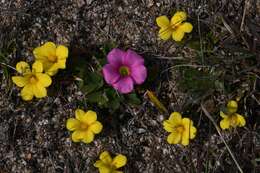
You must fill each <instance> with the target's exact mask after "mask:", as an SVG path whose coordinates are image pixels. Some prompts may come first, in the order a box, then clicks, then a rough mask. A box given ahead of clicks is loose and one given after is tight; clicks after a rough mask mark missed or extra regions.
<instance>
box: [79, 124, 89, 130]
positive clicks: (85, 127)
mask: <svg viewBox="0 0 260 173" xmlns="http://www.w3.org/2000/svg"><path fill="white" fill-rule="evenodd" d="M80 128H81V130H86V129H88V125H87V124H85V123H81V124H80Z"/></svg>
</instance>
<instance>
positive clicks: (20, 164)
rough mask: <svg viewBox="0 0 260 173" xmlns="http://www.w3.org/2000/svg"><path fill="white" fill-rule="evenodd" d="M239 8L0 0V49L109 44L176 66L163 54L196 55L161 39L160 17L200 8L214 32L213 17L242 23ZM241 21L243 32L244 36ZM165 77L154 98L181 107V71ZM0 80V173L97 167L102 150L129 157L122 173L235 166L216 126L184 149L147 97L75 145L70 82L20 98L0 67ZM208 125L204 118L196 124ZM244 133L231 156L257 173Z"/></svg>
mask: <svg viewBox="0 0 260 173" xmlns="http://www.w3.org/2000/svg"><path fill="white" fill-rule="evenodd" d="M247 2H248V3H250V4H251V5H249V6H248V7H247V8H248V9H247V13H246V14H247V20H246V22H248V23H249V25H250V24H254V23H256V24H257V23H258V24H259V23H260V2H259V1H253V0H251V1H247ZM244 4H245V3H244V1H242V0H234V1H230V2H229V1H226V0H221V1H219V0H211V1H209V2H208V1H203V0H201V1H200V0H198V1H197V0H193V1H191V0H183V1H179V0H160V1H159V0H158V1H155V0H131V1H130V0H111V1H108V0H96V1H94V0H64V1H58V0H41V1H40V0H10V1H9V0H1V1H0V20H1V24H0V41H1V40H2V42H1V43H0V45H2V44H4V43H5V42H8V41H10V40H13V41H14V42H15V43H16V51H15V53H13V54H12V55H10V58H9V60H8V61H9V62H8V63H9V64H12V65H14V64H15V63H16V62H17V61H20V60H26V61H33V55H32V50H33V49H34V48H35V47H36V46H38V45H40V44H42V43H44V42H46V41H53V42H56V43H59V44H64V45H67V46H68V47H70V49H84V50H85V51H91V48H92V47H93V46H97V45H102V44H104V43H109V42H114V43H116V44H117V45H118V46H120V47H122V48H130V47H131V48H132V49H134V50H137V51H138V52H140V53H141V54H143V55H144V57H145V59H146V61H148V62H150V63H152V64H158V66H159V67H160V68H161V69H162V70H161V71H163V69H164V68H165V69H166V68H168V67H171V66H172V65H173V64H174V61H171V60H169V58H171V57H178V56H183V57H186V58H188V59H189V58H190V57H192V56H193V55H194V52H193V51H192V50H191V49H189V48H186V47H183V46H180V45H177V44H174V42H171V41H169V42H162V41H160V40H159V39H158V37H157V32H158V28H157V26H156V25H155V18H156V17H157V16H159V15H165V14H166V15H169V14H170V13H171V12H172V10H173V9H184V10H185V11H186V12H187V13H188V14H189V15H190V20H191V21H196V20H197V19H196V18H194V17H193V16H194V14H201V16H202V21H204V22H205V23H206V24H207V25H209V26H210V27H212V28H215V27H216V26H215V25H214V24H215V23H216V20H217V18H218V17H223V18H224V19H225V20H226V22H227V23H228V24H229V25H230V26H236V27H237V26H240V24H241V19H242V15H243V11H244ZM227 11H228V13H227ZM248 23H246V24H248ZM247 26H248V25H246V27H245V30H246V32H250V27H247ZM227 33H228V31H227ZM258 34H259V32H258ZM229 36H230V33H229ZM258 36H259V35H258ZM258 38H260V37H258ZM233 42H234V43H236V42H239V40H235V39H234V40H233ZM165 59H168V60H165ZM162 75H163V78H162V79H165V80H161V81H158V82H156V84H158V85H160V86H161V87H160V90H157V94H159V95H160V98H161V99H162V100H163V102H164V103H170V104H167V108H168V109H169V110H176V109H177V110H178V109H181V105H183V103H182V102H183V100H182V99H181V98H183V97H184V95H185V93H181V92H180V91H178V90H177V89H176V87H175V83H174V79H176V78H178V77H177V76H176V74H175V73H174V71H169V72H165V73H162ZM0 78H1V79H2V83H1V88H0V92H1V95H0V173H9V172H10V173H30V172H32V173H38V172H43V173H45V172H48V173H56V172H67V173H70V172H71V173H81V172H87V173H93V172H97V170H96V169H95V168H94V167H93V163H94V162H95V161H96V160H97V159H98V156H99V154H100V153H101V152H102V151H104V150H108V151H110V152H111V153H122V154H125V155H126V156H127V158H128V163H127V165H126V167H125V168H124V169H123V170H124V172H126V173H139V172H142V173H172V172H193V170H196V172H203V171H205V168H204V167H203V165H204V163H205V162H207V160H205V158H212V160H214V163H210V164H212V165H211V166H213V167H214V166H215V172H225V170H229V172H236V167H235V166H234V165H233V163H232V160H231V159H230V158H227V160H225V159H223V157H228V153H227V151H226V148H225V147H224V145H223V143H222V142H221V141H220V139H219V137H218V136H217V135H216V132H215V131H214V130H213V131H211V130H209V131H208V129H206V128H204V129H201V130H200V136H199V139H204V142H202V140H201V141H200V140H199V139H198V140H196V141H195V142H193V143H192V144H191V145H190V146H189V147H186V148H183V147H182V146H178V145H177V146H170V145H168V144H167V143H166V141H165V138H166V133H165V132H164V130H163V129H162V125H161V124H162V121H163V120H164V119H165V118H167V117H168V115H163V114H161V113H160V112H158V111H157V110H156V108H154V107H153V106H152V105H151V104H150V102H149V101H148V99H147V98H146V96H144V97H143V103H142V105H141V106H138V107H131V106H125V107H124V109H122V110H121V111H119V112H121V113H117V114H116V115H100V116H101V117H103V118H102V120H100V121H101V122H102V123H103V124H104V126H105V127H104V128H105V129H104V130H103V132H104V133H102V134H101V135H99V136H98V137H97V138H96V139H95V141H94V142H93V143H92V144H89V145H86V144H78V143H72V142H71V140H70V134H69V132H68V131H67V130H66V128H65V122H66V119H67V118H68V117H72V116H74V110H75V109H76V108H77V107H78V103H79V102H80V101H81V100H82V99H83V98H84V95H83V94H82V93H81V92H80V91H79V89H78V88H77V86H76V85H75V84H74V82H66V81H63V82H64V83H62V84H61V85H60V88H59V89H57V88H55V87H51V88H50V91H51V94H50V96H49V97H47V98H45V99H41V100H36V99H35V100H34V101H32V102H24V101H22V100H21V99H20V97H17V95H18V94H19V90H18V89H17V88H15V87H10V84H9V83H8V81H7V80H6V79H5V78H4V76H3V73H1V74H0ZM177 98H178V99H177ZM87 108H88V107H87V106H86V107H85V109H87ZM96 111H97V112H98V114H102V113H101V112H99V110H98V109H97V110H96ZM180 111H181V110H180ZM259 114H260V111H259V112H258V114H257V115H259ZM204 122H208V121H207V119H205V120H202V122H200V123H202V124H203V123H204ZM211 128H212V127H211ZM209 134H211V135H209ZM224 135H225V138H226V139H227V140H229V141H231V143H235V142H236V140H237V139H236V138H234V137H232V135H230V134H224ZM241 138H242V140H240V141H241V143H244V142H246V143H247V142H248V143H249V144H248V145H242V144H240V143H239V144H235V145H233V146H234V147H233V149H234V150H235V151H240V152H238V153H236V156H239V159H238V160H239V162H240V163H241V164H242V162H243V164H242V165H243V168H245V169H246V170H249V172H251V171H253V170H255V171H257V170H256V169H255V168H252V167H253V166H252V163H251V162H250V161H251V159H252V158H250V157H249V156H246V155H245V154H246V153H248V152H250V153H252V150H251V149H252V147H253V148H254V147H256V146H254V145H253V144H252V142H251V141H253V140H254V138H255V132H254V131H249V130H245V131H243V133H242V135H241ZM205 148H207V150H205ZM237 149H239V150H237ZM253 151H257V150H253ZM259 151H260V148H259ZM208 152H211V153H208ZM212 153H213V154H212ZM209 155H210V156H209ZM223 160H225V161H226V162H223ZM224 163H225V165H224V166H223V164H224ZM245 165H247V166H245ZM194 168H196V169H194Z"/></svg>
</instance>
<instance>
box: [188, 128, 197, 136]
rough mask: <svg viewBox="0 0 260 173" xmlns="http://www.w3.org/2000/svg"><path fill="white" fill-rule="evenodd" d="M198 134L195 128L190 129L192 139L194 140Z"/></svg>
mask: <svg viewBox="0 0 260 173" xmlns="http://www.w3.org/2000/svg"><path fill="white" fill-rule="evenodd" d="M196 134H197V129H196V127H194V126H191V127H190V139H194V138H195V136H196Z"/></svg>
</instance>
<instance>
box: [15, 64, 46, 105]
mask: <svg viewBox="0 0 260 173" xmlns="http://www.w3.org/2000/svg"><path fill="white" fill-rule="evenodd" d="M16 70H17V71H18V72H19V73H20V74H21V75H22V76H13V77H12V81H13V82H14V83H15V84H16V85H17V86H18V87H23V89H22V91H21V96H22V99H23V100H26V101H28V100H32V99H33V96H35V97H36V98H42V97H45V96H47V90H46V87H48V86H50V85H51V78H50V76H49V75H47V74H44V73H42V72H43V65H42V63H41V62H35V63H34V64H33V65H32V71H31V69H30V66H29V64H28V63H26V62H24V61H21V62H19V63H17V64H16Z"/></svg>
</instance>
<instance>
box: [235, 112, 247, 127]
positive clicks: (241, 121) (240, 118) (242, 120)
mask: <svg viewBox="0 0 260 173" xmlns="http://www.w3.org/2000/svg"><path fill="white" fill-rule="evenodd" d="M236 116H237V121H238V126H239V127H243V126H245V125H246V120H245V118H244V117H243V116H242V115H239V114H236Z"/></svg>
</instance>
